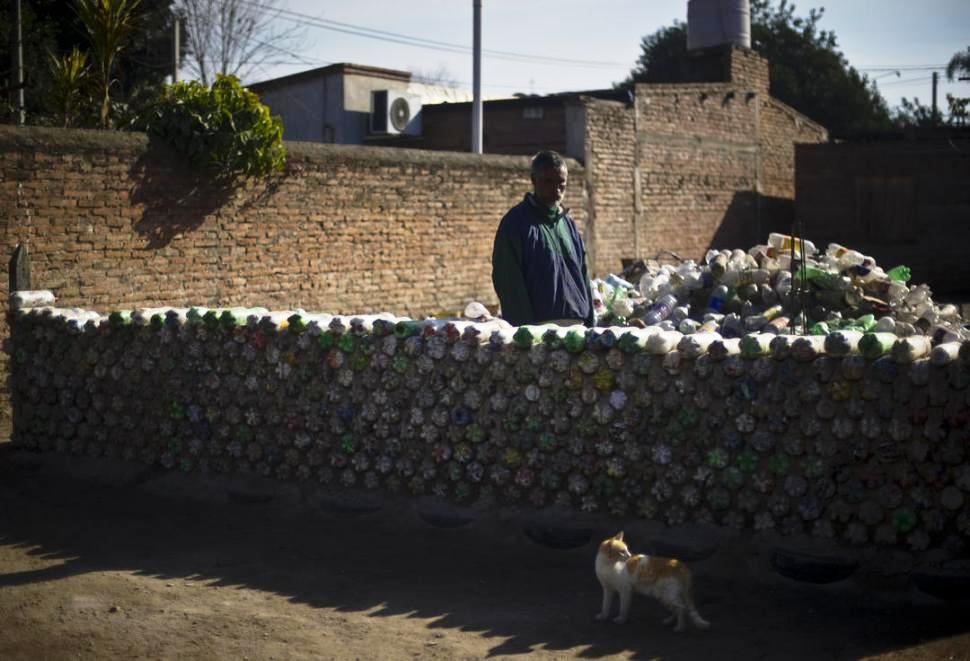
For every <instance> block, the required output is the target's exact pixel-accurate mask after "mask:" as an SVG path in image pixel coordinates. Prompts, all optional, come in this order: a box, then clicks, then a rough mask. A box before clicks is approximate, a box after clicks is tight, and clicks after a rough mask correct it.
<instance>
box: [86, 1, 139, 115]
mask: <svg viewBox="0 0 970 661" xmlns="http://www.w3.org/2000/svg"><path fill="white" fill-rule="evenodd" d="M139 2H140V0H74V11H75V12H77V15H78V18H80V19H81V23H82V24H83V25H84V30H85V32H86V33H87V36H88V40H89V42H90V48H91V53H92V59H93V61H94V66H95V70H96V71H97V78H96V84H97V86H98V96H99V97H100V103H101V110H100V112H99V113H98V118H99V123H100V125H101V128H108V123H109V116H110V113H111V85H112V83H113V82H114V80H113V77H112V76H113V73H114V67H115V60H116V59H117V58H118V55H120V54H121V51H122V49H124V48H125V47H126V46H127V45H128V40H129V39H130V37H131V34H132V32H134V31H135V27H136V25H137V20H138V14H137V10H138V4H139Z"/></svg>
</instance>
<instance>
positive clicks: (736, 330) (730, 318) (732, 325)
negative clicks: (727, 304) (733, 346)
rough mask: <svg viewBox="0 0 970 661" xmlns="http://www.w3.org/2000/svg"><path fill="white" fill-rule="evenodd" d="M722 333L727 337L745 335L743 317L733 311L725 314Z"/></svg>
mask: <svg viewBox="0 0 970 661" xmlns="http://www.w3.org/2000/svg"><path fill="white" fill-rule="evenodd" d="M721 335H723V336H724V337H726V338H733V337H741V336H742V335H744V326H743V324H742V323H741V317H739V316H738V315H737V314H735V313H733V312H732V313H731V314H729V315H725V317H724V320H723V321H721Z"/></svg>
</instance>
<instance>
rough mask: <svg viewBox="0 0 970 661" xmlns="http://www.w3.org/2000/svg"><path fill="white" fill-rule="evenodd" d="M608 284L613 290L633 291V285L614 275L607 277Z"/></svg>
mask: <svg viewBox="0 0 970 661" xmlns="http://www.w3.org/2000/svg"><path fill="white" fill-rule="evenodd" d="M606 284H608V285H609V286H611V287H613V288H617V287H623V288H624V289H633V284H632V283H629V282H627V281H626V280H624V279H623V278H621V277H620V276H618V275H616V274H614V273H610V274H609V275H608V276H606Z"/></svg>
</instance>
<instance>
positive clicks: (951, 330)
mask: <svg viewBox="0 0 970 661" xmlns="http://www.w3.org/2000/svg"><path fill="white" fill-rule="evenodd" d="M645 267H646V272H645V273H643V275H642V276H641V277H640V278H639V282H637V283H635V284H634V283H632V282H629V281H627V280H624V279H623V278H621V277H619V276H616V275H613V274H611V275H609V276H608V277H607V278H606V279H605V280H599V279H597V280H594V281H593V283H592V284H593V291H594V294H593V296H594V304H595V306H596V310H597V324H598V325H600V326H614V325H633V326H660V327H661V328H663V329H665V330H678V331H680V332H681V333H695V332H718V333H720V334H721V335H722V336H723V337H741V336H743V335H745V334H747V333H754V332H761V333H776V334H786V333H787V334H806V335H826V334H828V333H829V332H831V331H836V330H856V331H862V332H885V333H894V334H896V335H898V336H901V337H906V336H911V335H929V336H932V339H933V341H934V344H937V343H940V342H945V341H956V340H964V339H970V330H968V329H967V328H965V326H964V320H963V319H962V318H961V316H960V314H959V310H958V309H957V308H956V306H954V305H949V304H947V305H937V304H936V303H934V301H933V299H932V295H931V291H930V288H929V287H928V286H927V285H925V284H921V285H915V286H910V285H909V284H907V283H908V281H909V279H910V270H909V268H907V267H906V266H895V267H893V268H891V269H889V270H888V271H886V270H883V268H881V267H880V266H879V265H877V264H876V262H875V260H874V259H873V258H872V257H869V256H867V255H864V254H862V253H861V252H859V251H857V250H852V249H849V248H846V247H844V246H841V245H838V244H836V243H831V244H829V245H828V247H827V248H826V249H825V250H824V251H820V250H818V249H817V248H816V247H815V245H814V244H813V243H812V242H811V241H807V240H802V239H793V238H792V237H790V236H787V235H783V234H774V233H773V234H769V236H768V242H767V243H766V244H763V245H756V246H754V247H753V248H751V249H750V250H748V251H746V252H745V251H743V250H710V251H708V253H707V255H706V256H705V257H704V261H703V263H701V264H697V263H695V262H694V261H693V260H683V261H680V262H679V263H673V264H660V263H659V262H657V261H654V260H651V261H648V262H646V263H645Z"/></svg>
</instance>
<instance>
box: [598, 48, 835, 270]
mask: <svg viewBox="0 0 970 661" xmlns="http://www.w3.org/2000/svg"><path fill="white" fill-rule="evenodd" d="M735 52H736V54H737V55H738V58H741V59H740V61H741V64H745V65H747V66H748V67H749V68H750V69H751V70H752V71H753V73H747V74H745V75H747V76H749V77H751V78H752V79H753V81H754V82H753V83H751V84H748V83H747V82H744V81H742V82H741V83H733V82H721V83H717V82H711V83H690V84H648V85H637V86H636V108H635V109H634V108H633V107H632V106H631V105H629V104H622V103H618V102H609V101H603V100H594V99H589V100H587V101H586V108H587V117H586V124H587V126H586V135H587V162H586V167H587V177H588V178H589V179H590V182H591V184H590V195H591V198H592V200H593V202H592V206H591V209H592V210H593V212H592V213H593V218H594V221H593V227H594V229H593V235H594V236H595V246H594V249H593V251H594V253H595V256H596V258H595V259H596V262H595V269H594V270H595V271H596V272H597V273H599V274H604V273H608V272H610V271H616V270H617V269H619V268H620V264H621V259H623V258H625V257H653V256H654V255H656V254H657V253H658V252H660V251H662V250H670V251H673V252H676V253H677V254H679V255H681V256H682V257H685V258H692V259H700V258H701V257H702V256H703V254H704V252H705V251H706V250H707V249H708V248H710V247H712V246H713V247H719V248H721V247H726V248H736V247H747V246H750V245H753V244H754V243H757V242H762V241H764V240H765V238H766V236H767V233H768V232H769V231H775V230H787V229H788V228H789V227H790V224H791V217H792V198H793V197H794V176H795V175H794V171H795V158H794V145H795V144H796V143H798V142H819V141H823V140H825V139H827V134H826V131H825V129H824V128H823V127H821V126H819V125H818V124H815V123H814V122H812V121H811V120H809V119H807V118H805V117H803V116H802V115H799V114H798V113H797V112H795V111H794V110H792V109H791V108H789V107H787V106H785V105H784V104H782V103H780V102H778V101H776V100H775V99H772V98H771V97H769V96H767V94H766V91H765V90H766V89H767V78H764V79H763V80H762V76H761V75H760V74H761V73H765V76H766V75H767V74H766V71H767V69H766V68H765V67H764V66H761V65H763V64H764V60H763V59H761V58H760V57H757V56H755V57H756V59H755V60H753V61H752V62H748V60H747V59H744V57H745V56H746V54H745V53H743V52H741V51H737V50H736V49H735V51H732V53H735ZM738 66H740V65H738ZM638 180H639V185H638V184H637V181H638ZM637 189H638V190H639V194H637V193H636V192H635V190H637ZM634 227H637V228H639V229H638V231H636V232H634V229H633V228H634Z"/></svg>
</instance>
